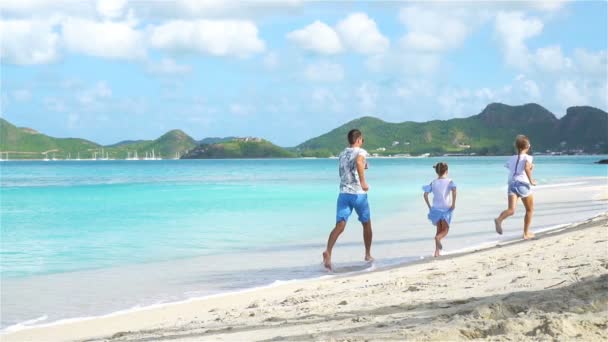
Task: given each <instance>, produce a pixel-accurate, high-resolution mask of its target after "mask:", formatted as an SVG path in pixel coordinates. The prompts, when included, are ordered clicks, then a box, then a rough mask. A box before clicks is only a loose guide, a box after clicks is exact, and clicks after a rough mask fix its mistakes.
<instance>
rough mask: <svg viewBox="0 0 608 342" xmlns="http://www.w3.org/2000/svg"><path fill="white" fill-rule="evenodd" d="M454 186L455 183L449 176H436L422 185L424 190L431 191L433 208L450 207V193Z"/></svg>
mask: <svg viewBox="0 0 608 342" xmlns="http://www.w3.org/2000/svg"><path fill="white" fill-rule="evenodd" d="M455 188H456V184H454V182H452V180H451V179H449V178H437V179H435V180H434V181H432V182H431V184H430V185H427V186H424V187H423V190H424V192H432V193H433V208H434V209H449V208H450V207H452V202H451V199H450V197H451V196H450V194H451V191H452V189H455Z"/></svg>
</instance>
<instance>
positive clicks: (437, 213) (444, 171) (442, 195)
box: [422, 163, 456, 257]
mask: <svg viewBox="0 0 608 342" xmlns="http://www.w3.org/2000/svg"><path fill="white" fill-rule="evenodd" d="M433 168H434V169H435V172H437V179H435V180H433V181H432V182H431V183H430V184H429V185H425V186H423V187H422V190H424V201H425V202H426V205H427V206H428V207H429V215H428V218H429V220H431V222H432V223H433V225H435V226H437V233H436V234H435V254H434V255H433V256H436V257H437V256H439V255H441V254H440V251H441V250H442V249H443V246H442V245H441V239H443V238H444V237H446V235H448V230H449V229H450V222H451V221H452V213H453V212H454V208H456V184H454V182H453V181H452V180H451V179H450V178H448V164H446V163H437V164H435V166H433ZM429 193H433V205H432V206H431V203H430V202H429ZM450 195H451V196H450ZM450 197H451V200H450Z"/></svg>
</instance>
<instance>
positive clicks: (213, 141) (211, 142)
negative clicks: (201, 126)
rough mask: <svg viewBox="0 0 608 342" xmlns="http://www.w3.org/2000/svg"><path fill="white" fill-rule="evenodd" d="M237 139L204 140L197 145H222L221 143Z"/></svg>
mask: <svg viewBox="0 0 608 342" xmlns="http://www.w3.org/2000/svg"><path fill="white" fill-rule="evenodd" d="M236 138H237V137H226V138H215V137H212V138H205V139H203V140H199V141H198V143H199V144H217V143H222V142H227V141H230V140H234V139H236Z"/></svg>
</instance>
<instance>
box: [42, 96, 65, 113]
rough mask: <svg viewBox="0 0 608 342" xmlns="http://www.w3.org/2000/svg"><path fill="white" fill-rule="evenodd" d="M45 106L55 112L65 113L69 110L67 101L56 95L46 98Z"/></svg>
mask: <svg viewBox="0 0 608 342" xmlns="http://www.w3.org/2000/svg"><path fill="white" fill-rule="evenodd" d="M44 107H45V108H46V109H47V110H50V111H53V112H59V113H63V112H66V111H67V106H66V104H65V102H64V101H63V100H61V99H58V98H56V97H47V98H45V99H44Z"/></svg>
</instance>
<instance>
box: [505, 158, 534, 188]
mask: <svg viewBox="0 0 608 342" xmlns="http://www.w3.org/2000/svg"><path fill="white" fill-rule="evenodd" d="M532 159H533V158H532V156H530V155H528V154H525V153H524V154H520V155H519V163H517V155H514V156H511V157H510V158H509V159H508V160H507V162H506V163H505V167H506V168H507V169H509V182H513V181H519V182H523V183H528V184H530V180H529V179H528V175H526V172H525V169H526V162H528V163H530V164H532ZM516 164H517V170H516V169H515V165H516Z"/></svg>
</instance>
